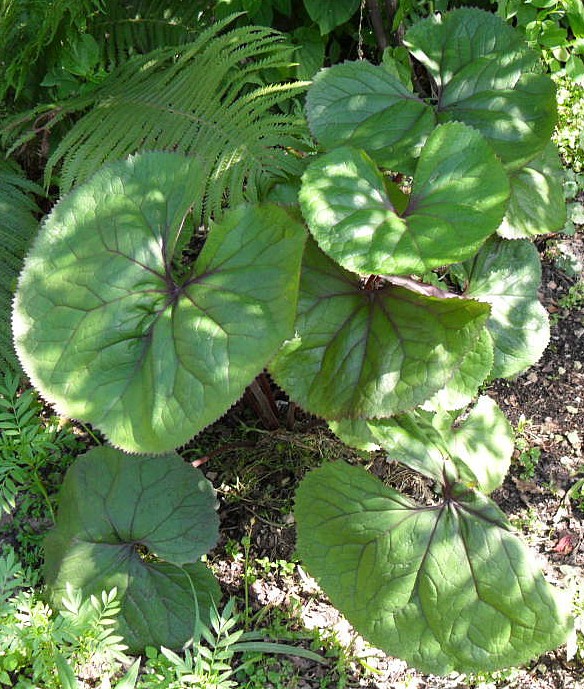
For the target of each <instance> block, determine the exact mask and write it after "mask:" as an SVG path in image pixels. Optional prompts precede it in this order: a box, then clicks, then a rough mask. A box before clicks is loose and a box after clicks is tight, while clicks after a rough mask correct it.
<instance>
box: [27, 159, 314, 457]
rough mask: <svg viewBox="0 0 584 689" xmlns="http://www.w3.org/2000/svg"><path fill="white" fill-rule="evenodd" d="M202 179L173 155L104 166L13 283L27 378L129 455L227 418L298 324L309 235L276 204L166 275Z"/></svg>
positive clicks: (226, 230) (215, 231) (233, 219)
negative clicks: (302, 264)
mask: <svg viewBox="0 0 584 689" xmlns="http://www.w3.org/2000/svg"><path fill="white" fill-rule="evenodd" d="M201 174H202V167H201V166H200V165H199V164H198V162H197V160H196V159H194V158H185V157H183V156H180V155H178V154H170V153H148V154H144V155H142V156H136V157H135V158H130V159H129V160H128V161H125V162H120V163H115V164H112V165H111V166H107V167H104V168H103V169H102V170H101V171H100V172H98V173H97V174H96V175H95V177H94V178H93V179H92V180H90V181H89V182H87V183H86V184H84V185H81V186H79V187H77V189H76V190H74V191H73V192H72V193H71V194H70V195H69V196H66V197H65V198H64V199H63V200H62V201H61V202H60V203H59V204H58V205H57V206H56V207H55V209H54V210H53V212H52V213H51V214H50V216H49V218H48V220H47V222H46V223H45V226H44V228H43V230H42V232H41V234H40V235H39V237H38V239H37V241H36V243H35V245H34V246H33V248H32V251H31V253H30V254H29V256H28V258H27V261H26V265H25V268H24V271H23V273H22V275H21V278H20V283H19V287H18V294H17V298H16V302H15V312H14V313H15V315H14V325H15V328H14V329H15V343H16V349H17V352H18V354H19V356H20V358H21V360H22V362H23V366H24V368H25V370H26V372H27V373H28V374H29V376H30V377H31V379H32V380H33V382H34V383H35V385H36V387H37V388H38V389H39V390H40V391H41V393H42V394H43V395H44V396H45V397H46V398H47V399H48V400H49V401H50V402H52V403H54V404H55V406H56V407H57V408H58V409H59V410H61V411H62V412H63V413H65V414H67V415H68V416H70V417H73V418H78V419H81V420H84V421H88V422H90V423H91V424H93V425H95V426H97V427H98V428H99V429H100V430H102V431H103V432H104V433H105V434H106V435H107V436H108V438H109V439H110V440H111V442H112V443H114V444H115V445H117V446H119V447H122V448H124V449H126V450H129V451H139V452H163V451H165V450H169V449H172V448H174V447H177V446H179V445H181V444H183V443H185V442H186V441H187V440H188V439H189V438H191V437H192V436H193V435H195V434H196V433H197V432H198V431H200V430H202V429H203V428H204V427H205V426H207V425H208V424H209V423H211V422H212V421H214V420H215V419H216V418H217V417H218V416H220V415H221V414H223V413H224V412H225V411H226V410H227V409H228V408H229V406H230V405H231V404H233V403H234V402H235V401H236V400H237V399H238V397H240V396H241V395H242V393H243V391H244V389H245V387H246V386H247V385H248V384H249V383H250V382H251V381H252V380H253V379H254V377H255V376H256V375H257V374H258V373H260V371H261V370H262V368H263V367H264V366H265V365H266V363H267V361H268V359H270V357H271V356H272V355H273V354H274V353H275V351H276V350H277V349H278V347H279V346H280V344H281V342H282V341H283V340H284V339H285V338H286V337H288V336H289V335H290V332H291V328H292V324H293V322H294V315H295V306H296V293H297V287H298V275H299V269H300V268H299V266H300V259H301V254H302V249H303V245H304V236H305V231H304V228H303V227H302V226H301V225H299V224H297V223H295V222H294V221H292V220H291V218H290V216H289V215H288V214H287V213H286V211H285V210H283V209H281V208H278V207H277V206H273V205H266V206H257V207H252V206H247V207H240V208H238V209H236V210H234V211H232V212H230V213H228V214H226V215H225V216H224V218H223V219H222V220H221V222H220V223H219V224H217V225H215V226H213V227H212V229H211V230H210V232H209V235H208V237H207V240H206V242H205V245H204V247H203V250H202V252H201V253H200V255H199V256H198V258H197V260H196V262H195V264H194V266H193V267H192V268H191V269H190V270H189V272H187V274H186V275H181V274H180V273H179V271H177V270H175V268H176V266H177V264H178V263H179V262H180V258H181V256H180V247H181V246H182V244H183V242H184V240H183V239H182V238H181V233H183V232H186V229H185V228H184V223H185V216H187V214H188V212H189V209H190V208H191V207H192V206H193V204H195V205H196V204H197V203H198V202H200V198H201V196H200V189H202V186H201V185H202V180H201ZM197 190H199V191H197ZM183 272H184V271H183Z"/></svg>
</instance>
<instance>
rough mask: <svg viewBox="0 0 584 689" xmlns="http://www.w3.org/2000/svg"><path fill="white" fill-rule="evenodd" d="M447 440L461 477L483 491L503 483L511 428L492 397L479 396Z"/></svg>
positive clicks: (486, 491)
mask: <svg viewBox="0 0 584 689" xmlns="http://www.w3.org/2000/svg"><path fill="white" fill-rule="evenodd" d="M447 440H448V448H449V452H450V456H451V458H452V460H453V461H454V463H455V464H456V466H457V467H458V469H459V471H460V474H461V477H462V478H463V479H464V480H465V481H468V482H469V483H471V484H475V485H476V486H477V487H478V489H479V490H481V491H482V492H483V493H492V492H493V491H494V490H495V489H496V488H499V487H500V486H501V485H502V484H503V481H504V480H505V476H506V475H507V472H508V471H509V465H510V463H511V455H512V454H513V449H514V446H515V443H514V435H513V428H512V427H511V424H510V423H509V421H507V419H506V417H505V414H503V412H502V411H501V409H500V408H499V407H498V406H497V403H496V402H495V401H494V400H493V399H491V398H490V397H487V396H486V395H483V396H481V397H479V399H478V400H477V403H476V405H475V406H474V407H473V408H472V409H471V411H470V413H469V415H468V417H466V418H465V420H464V421H463V422H462V424H460V426H458V427H456V428H455V429H454V430H451V432H450V433H449V434H448V436H447Z"/></svg>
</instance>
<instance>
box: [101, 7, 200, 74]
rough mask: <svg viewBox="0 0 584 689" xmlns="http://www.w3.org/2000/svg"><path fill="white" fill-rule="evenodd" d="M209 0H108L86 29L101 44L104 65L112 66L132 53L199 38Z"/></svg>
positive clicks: (138, 53) (142, 52)
mask: <svg viewBox="0 0 584 689" xmlns="http://www.w3.org/2000/svg"><path fill="white" fill-rule="evenodd" d="M208 4H209V3H208V2H201V1H199V2H196V1H195V0H190V1H189V2H182V1H181V0H175V2H169V0H130V1H128V0H107V2H106V5H105V8H104V11H103V12H102V13H99V14H97V15H95V16H94V17H93V18H92V20H91V21H90V22H89V23H88V27H87V31H88V33H90V34H91V35H92V36H93V37H94V38H95V39H96V40H97V41H98V44H99V45H100V48H101V51H102V61H103V64H104V66H105V67H106V68H107V69H108V70H111V69H112V68H114V67H117V66H118V65H120V64H122V63H123V62H125V61H127V59H128V58H129V57H131V56H133V55H142V54H144V53H148V52H150V51H152V50H155V49H156V48H161V47H163V46H170V45H181V44H184V43H188V42H189V41H192V40H194V39H195V38H196V33H197V32H198V31H199V30H200V27H201V18H202V14H203V9H204V8H205V6H207V5H208Z"/></svg>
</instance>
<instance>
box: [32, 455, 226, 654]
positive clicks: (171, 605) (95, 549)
mask: <svg viewBox="0 0 584 689" xmlns="http://www.w3.org/2000/svg"><path fill="white" fill-rule="evenodd" d="M218 526H219V520H218V517H217V513H216V511H215V495H214V492H213V489H212V487H211V484H210V483H209V482H208V481H207V479H206V478H205V477H204V476H203V474H202V473H201V471H199V470H198V469H194V468H193V467H191V466H189V465H188V464H186V463H185V462H184V461H183V460H182V459H181V458H180V457H179V456H178V455H176V454H174V453H172V454H168V455H160V456H140V457H132V456H128V455H125V454H124V453H122V452H120V451H119V450H115V449H114V448H108V447H99V448H94V449H93V450H90V451H89V452H87V453H86V454H85V455H83V456H82V457H80V458H79V459H78V460H77V461H76V462H75V463H74V464H73V465H72V466H71V468H70V469H69V471H68V472H67V475H66V477H65V480H64V482H63V486H62V488H61V492H60V495H59V511H58V516H57V524H56V528H55V529H54V530H53V531H52V532H50V533H49V535H48V536H47V538H46V541H45V568H46V579H47V583H48V585H49V590H50V594H51V598H52V600H53V602H54V604H55V605H57V606H59V605H60V603H61V599H62V597H63V595H64V594H65V591H66V587H67V584H70V585H72V586H73V587H74V588H75V589H78V590H80V591H81V592H82V594H83V596H84V597H88V596H90V595H92V594H94V595H99V594H100V592H101V591H103V590H110V589H111V588H113V587H114V586H116V587H117V589H118V593H119V595H120V598H121V607H122V610H121V615H120V618H119V623H120V633H121V634H122V635H123V636H124V638H125V640H126V643H127V644H128V645H129V646H130V648H132V649H133V650H137V649H138V650H139V649H142V648H144V646H147V645H154V646H160V645H165V646H170V647H173V648H176V647H180V646H182V645H183V644H184V643H185V642H186V641H187V640H188V639H189V638H190V636H191V635H192V631H193V623H194V619H195V610H196V605H197V604H198V606H199V607H200V609H201V614H202V615H203V616H208V611H209V608H210V606H211V604H212V600H213V599H215V600H218V598H219V597H220V590H219V586H218V584H217V582H216V580H215V578H214V576H213V575H212V573H211V572H210V571H209V570H208V569H207V568H206V566H205V565H204V564H203V563H201V562H200V558H201V556H202V555H203V554H205V553H206V552H207V551H208V550H210V548H212V547H213V546H214V545H215V543H216V541H217V538H218ZM193 591H194V592H195V595H196V601H195V600H194V599H193Z"/></svg>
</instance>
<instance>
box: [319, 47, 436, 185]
mask: <svg viewBox="0 0 584 689" xmlns="http://www.w3.org/2000/svg"><path fill="white" fill-rule="evenodd" d="M306 114H307V117H308V123H309V125H310V129H311V131H312V133H313V134H314V136H315V137H316V138H317V139H318V141H319V143H320V144H321V145H322V146H324V147H325V148H326V149H331V148H335V147H336V146H339V145H342V144H348V145H350V146H353V147H355V148H362V149H363V150H365V151H367V153H368V154H369V155H370V156H371V157H372V158H373V159H374V160H375V162H376V163H377V164H378V165H381V166H382V167H387V168H391V169H392V170H398V171H400V172H403V173H406V174H411V173H412V172H413V170H414V161H415V159H416V158H417V157H418V155H419V154H420V149H421V147H422V145H423V143H424V141H425V140H426V138H427V137H428V135H429V134H430V132H431V131H432V129H433V128H434V123H435V117H434V113H433V111H432V108H431V106H430V105H428V104H427V103H425V102H424V101H423V100H422V99H421V98H418V97H417V96H416V95H415V94H413V93H412V92H411V91H409V90H408V89H407V88H406V87H405V86H404V84H402V82H401V81H400V80H399V79H397V77H395V76H394V75H393V74H390V73H389V72H388V71H387V70H386V69H384V67H381V66H375V65H372V64H371V63H370V62H367V61H365V60H359V61H358V62H345V63H343V64H340V65H335V66H334V67H330V68H329V69H325V70H322V71H321V72H319V73H318V74H317V75H316V76H315V78H314V82H313V84H312V86H311V87H310V89H309V91H308V95H307V99H306Z"/></svg>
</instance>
